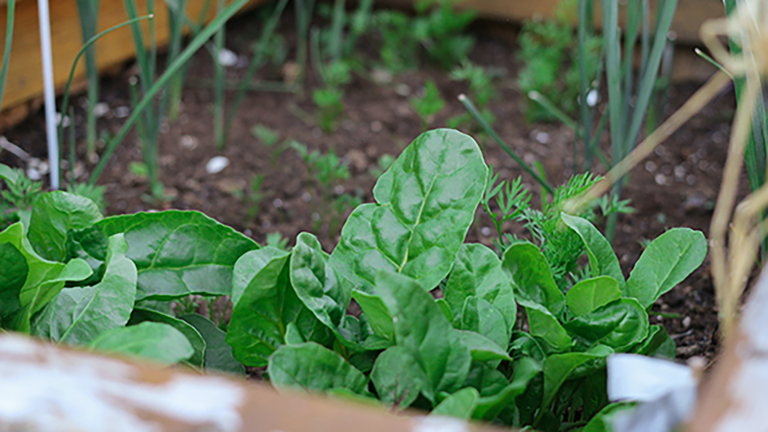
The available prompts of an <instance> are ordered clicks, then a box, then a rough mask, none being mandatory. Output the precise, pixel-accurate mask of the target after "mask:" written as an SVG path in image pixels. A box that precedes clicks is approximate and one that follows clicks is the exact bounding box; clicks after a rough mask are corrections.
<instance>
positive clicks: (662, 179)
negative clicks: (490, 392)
mask: <svg viewBox="0 0 768 432" xmlns="http://www.w3.org/2000/svg"><path fill="white" fill-rule="evenodd" d="M653 179H654V180H656V184H660V185H662V186H663V185H665V184H667V176H665V175H664V174H656V177H654V178H653Z"/></svg>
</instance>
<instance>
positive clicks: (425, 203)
mask: <svg viewBox="0 0 768 432" xmlns="http://www.w3.org/2000/svg"><path fill="white" fill-rule="evenodd" d="M487 171H488V168H487V166H486V165H485V162H484V161H483V157H482V154H481V153H480V148H479V147H478V146H477V143H475V141H474V140H473V139H472V138H470V137H468V136H467V135H464V134H462V133H460V132H457V131H453V130H447V129H440V130H434V131H430V132H426V133H424V134H422V135H421V136H419V137H418V138H416V140H415V141H414V142H413V143H412V144H411V145H410V146H408V148H406V149H405V151H403V153H402V154H401V155H400V157H399V158H398V159H397V160H396V161H395V162H394V164H392V166H391V167H390V168H389V170H387V172H385V173H384V174H383V175H382V176H381V177H380V178H379V180H378V182H377V183H376V186H375V187H374V189H373V195H374V198H375V199H376V202H377V203H378V204H363V205H361V206H358V207H357V209H355V210H354V211H353V212H352V214H351V215H350V216H349V219H347V222H346V224H345V225H344V228H343V229H342V232H341V240H340V242H339V244H338V246H337V247H336V249H335V250H334V251H333V254H332V255H331V260H332V263H333V265H334V267H335V268H337V269H338V270H339V271H340V272H341V273H342V274H343V275H344V276H346V277H347V278H348V279H349V280H350V281H351V282H353V283H354V284H355V285H356V287H357V289H359V290H362V291H366V292H371V289H372V286H373V285H375V283H374V282H375V278H376V274H377V272H379V271H381V270H386V271H391V272H397V273H402V274H404V275H407V276H410V277H411V278H413V279H415V280H416V281H417V282H418V283H419V285H421V287H422V288H423V289H425V290H431V289H432V288H434V287H436V286H437V284H438V283H440V281H441V280H443V278H445V276H447V275H448V272H449V271H450V270H451V266H452V265H453V263H454V261H455V259H456V254H457V253H458V251H459V248H460V247H461V244H462V243H463V241H464V238H465V237H466V235H467V231H468V230H469V227H470V225H471V224H472V221H473V220H474V215H475V209H477V206H478V204H479V203H480V199H481V198H482V195H483V191H484V187H485V181H486V177H487Z"/></svg>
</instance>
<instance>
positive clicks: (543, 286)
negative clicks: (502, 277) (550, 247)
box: [502, 243, 565, 317]
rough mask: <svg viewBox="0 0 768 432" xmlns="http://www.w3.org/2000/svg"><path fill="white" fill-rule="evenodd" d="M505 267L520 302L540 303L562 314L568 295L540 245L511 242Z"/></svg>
mask: <svg viewBox="0 0 768 432" xmlns="http://www.w3.org/2000/svg"><path fill="white" fill-rule="evenodd" d="M502 269H503V270H504V272H505V273H506V274H507V276H508V277H509V278H510V279H511V280H512V286H513V287H514V289H515V297H516V298H517V301H518V302H519V303H520V304H521V305H523V306H529V305H532V304H533V305H541V306H543V307H544V308H546V309H547V310H549V312H550V313H551V314H552V315H554V316H555V317H560V316H562V314H563V312H564V311H565V296H563V293H562V292H560V289H559V288H558V287H557V284H556V283H555V279H554V278H553V277H552V271H551V270H550V268H549V264H547V259H546V258H544V254H542V253H541V251H540V250H539V248H537V247H536V246H535V245H533V244H531V243H518V244H515V245H512V246H511V247H510V248H509V249H507V251H506V252H504V260H503V262H502Z"/></svg>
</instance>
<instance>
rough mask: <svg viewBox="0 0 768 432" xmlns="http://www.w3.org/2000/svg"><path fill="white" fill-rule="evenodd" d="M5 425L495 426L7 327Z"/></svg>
mask: <svg viewBox="0 0 768 432" xmlns="http://www.w3.org/2000/svg"><path fill="white" fill-rule="evenodd" d="M0 431H2V432H5V431H25V432H33V431H44V432H57V431H78V432H105V431H113V432H122V431H126V432H129V431H130V432H143V431H153V432H160V431H164V432H165V431H179V432H181V431H200V432H202V431H206V432H231V431H248V432H251V431H253V432H257V431H264V432H277V431H282V432H304V431H312V432H353V431H355V432H356V431H366V432H391V431H392V432H393V431H413V432H472V431H475V432H492V431H494V429H492V428H483V427H478V426H476V425H470V424H467V423H465V422H462V421H459V420H454V419H451V418H446V417H425V416H413V413H411V415H409V416H406V415H394V414H390V413H389V412H388V411H385V410H384V409H379V408H376V407H372V406H367V405H359V404H352V403H350V402H344V401H340V400H330V399H324V398H320V397H310V396H307V395H299V394H292V395H281V394H278V393H277V392H275V391H274V390H273V389H272V388H270V387H268V386H266V385H261V384H258V383H254V382H246V381H245V380H242V379H240V380H238V379H234V378H227V377H223V376H215V375H201V374H199V373H195V372H194V371H189V370H183V369H181V368H163V367H161V366H157V365H153V364H149V363H144V362H140V361H132V360H125V359H118V358H113V357H107V356H103V355H98V354H95V353H90V352H82V351H75V350H71V349H63V348H59V347H56V346H54V345H51V344H43V343H41V342H37V341H34V340H32V339H29V338H27V337H24V336H20V335H13V334H3V335H0Z"/></svg>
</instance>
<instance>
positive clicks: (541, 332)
mask: <svg viewBox="0 0 768 432" xmlns="http://www.w3.org/2000/svg"><path fill="white" fill-rule="evenodd" d="M525 311H526V313H527V314H528V326H529V328H530V332H531V336H534V337H536V338H537V339H539V340H540V341H542V342H544V344H545V348H546V349H547V351H548V352H563V351H567V350H569V349H570V348H571V346H573V340H572V339H571V337H570V336H569V335H568V332H567V331H566V330H565V328H563V326H562V325H561V324H560V322H559V321H558V320H557V318H555V317H554V316H552V314H551V313H550V312H549V311H548V310H547V309H545V308H543V307H541V306H539V305H536V304H530V305H528V306H526V308H525Z"/></svg>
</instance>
